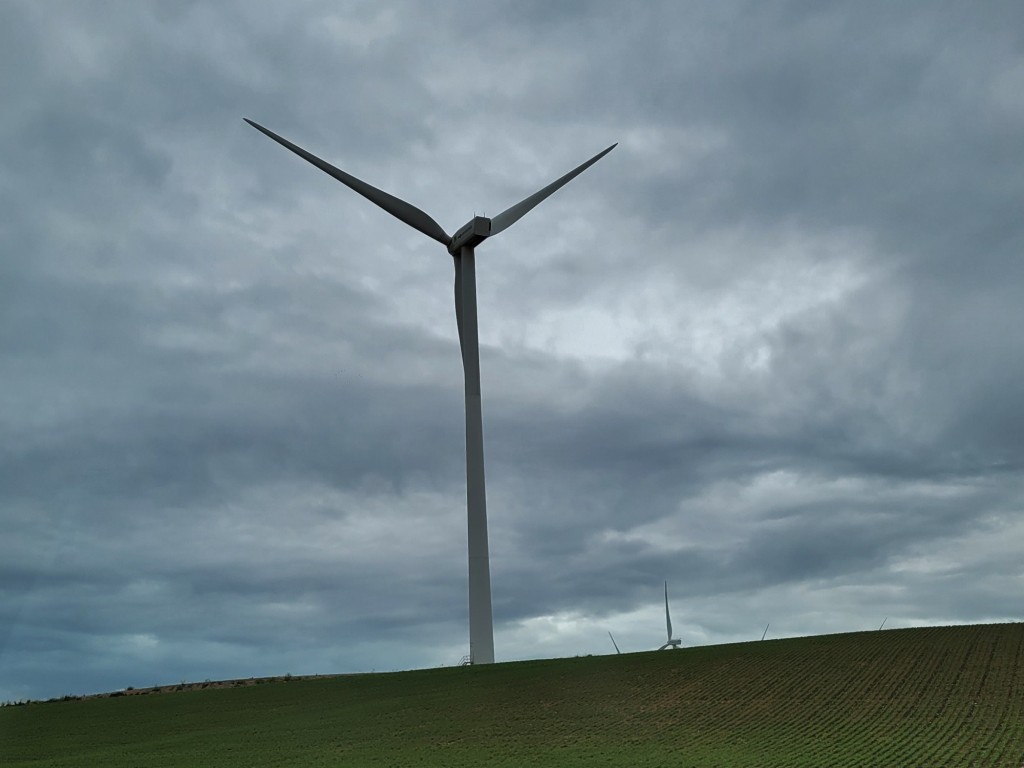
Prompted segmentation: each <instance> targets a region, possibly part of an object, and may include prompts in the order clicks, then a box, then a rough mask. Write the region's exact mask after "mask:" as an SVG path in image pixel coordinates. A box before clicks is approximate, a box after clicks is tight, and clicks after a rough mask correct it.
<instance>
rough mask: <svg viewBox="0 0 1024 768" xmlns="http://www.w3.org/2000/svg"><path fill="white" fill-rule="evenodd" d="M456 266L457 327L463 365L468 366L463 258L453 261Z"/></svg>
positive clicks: (458, 257) (456, 258)
mask: <svg viewBox="0 0 1024 768" xmlns="http://www.w3.org/2000/svg"><path fill="white" fill-rule="evenodd" d="M452 262H453V263H454V264H455V325H456V326H457V327H458V329H459V350H460V352H461V353H462V364H463V365H465V364H466V342H465V340H464V339H463V337H462V257H460V256H456V257H455V258H453V259H452Z"/></svg>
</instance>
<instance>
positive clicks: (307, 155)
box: [242, 117, 451, 246]
mask: <svg viewBox="0 0 1024 768" xmlns="http://www.w3.org/2000/svg"><path fill="white" fill-rule="evenodd" d="M242 119H243V120H245V122H247V123H248V124H249V125H251V126H252V127H253V128H255V129H256V130H257V131H259V132H260V133H263V134H265V135H267V136H269V137H270V138H272V139H273V140H274V141H276V142H277V143H278V144H280V145H281V146H283V147H286V148H287V149H290V150H291V151H292V152H294V153H295V154H296V155H298V156H299V157H301V158H302V159H303V160H305V161H307V162H310V163H312V164H313V165H315V166H316V167H317V168H319V169H320V170H321V171H323V172H324V173H326V174H329V175H330V176H333V177H334V178H336V179H337V180H338V181H340V182H341V183H342V184H344V185H345V186H346V187H348V188H349V189H351V190H353V191H355V192H358V193H359V194H360V195H362V196H363V197H365V198H366V199H367V200H369V201H370V202H371V203H373V204H374V205H376V206H378V207H380V208H383V209H384V210H385V211H387V212H388V213H390V214H391V215H392V216H394V217H395V218H396V219H398V220H399V221H404V222H405V223H406V224H408V225H409V226H410V227H412V228H413V229H417V230H419V231H420V232H422V233H423V234H424V235H426V236H427V237H430V238H433V239H434V240H437V241H438V242H439V243H441V244H442V245H445V246H447V245H448V242H449V241H450V240H451V238H450V237H449V236H448V233H446V232H445V231H444V229H443V228H442V227H441V225H440V224H438V223H437V222H436V221H434V220H433V219H432V218H430V217H429V216H428V215H427V214H426V213H424V212H423V211H421V210H420V209H419V208H417V207H416V206H415V205H412V204H411V203H407V202H405V200H400V199H398V198H397V197H395V196H394V195H389V194H388V193H387V192H385V191H383V190H381V189H377V188H376V187H374V186H371V185H369V184H367V183H366V182H365V181H362V180H361V179H357V178H356V177H355V176H352V175H351V174H348V173H345V172H344V171H343V170H341V169H340V168H335V167H334V166H333V165H331V164H330V163H328V162H326V161H325V160H321V159H320V158H319V157H317V156H316V155H314V154H312V153H311V152H307V151H306V150H304V149H303V148H302V147H299V146H297V145H295V144H292V143H291V142H290V141H288V139H286V138H284V137H282V136H278V135H277V134H276V133H274V132H273V131H270V130H267V129H266V128H264V127H263V126H262V125H260V124H259V123H254V122H253V121H252V120H250V119H249V118H247V117H243V118H242Z"/></svg>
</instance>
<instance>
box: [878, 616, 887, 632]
mask: <svg viewBox="0 0 1024 768" xmlns="http://www.w3.org/2000/svg"><path fill="white" fill-rule="evenodd" d="M888 620H889V617H888V616H886V617H885V618H884V619H882V623H881V624H879V625H878V631H879V632H881V631H882V627H884V626H885V622H887V621H888Z"/></svg>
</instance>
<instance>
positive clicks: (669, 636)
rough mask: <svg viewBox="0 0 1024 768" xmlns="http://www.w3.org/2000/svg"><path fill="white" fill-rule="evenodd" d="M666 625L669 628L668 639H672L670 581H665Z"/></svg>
mask: <svg viewBox="0 0 1024 768" xmlns="http://www.w3.org/2000/svg"><path fill="white" fill-rule="evenodd" d="M665 626H666V628H667V629H668V639H669V641H671V640H672V617H671V616H669V615H668V582H667V581H666V582H665Z"/></svg>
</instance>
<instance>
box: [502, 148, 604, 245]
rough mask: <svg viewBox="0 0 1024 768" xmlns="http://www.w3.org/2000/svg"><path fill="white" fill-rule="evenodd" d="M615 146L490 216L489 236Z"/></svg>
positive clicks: (514, 220)
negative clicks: (492, 216) (495, 214)
mask: <svg viewBox="0 0 1024 768" xmlns="http://www.w3.org/2000/svg"><path fill="white" fill-rule="evenodd" d="M617 146H618V142H616V143H615V144H612V145H611V146H610V147H608V149H606V150H604V151H603V152H598V153H597V154H596V155H594V156H593V157H592V158H590V159H589V160H587V162H585V163H583V165H580V166H577V167H576V168H574V169H573V170H571V171H569V172H568V173H567V174H565V176H562V177H561V178H560V179H558V180H556V181H553V182H551V183H550V184H548V185H547V186H546V187H544V189H542V190H540V191H539V192H534V193H533V194H532V195H530V196H529V197H527V198H526V199H525V200H521V201H520V202H518V203H516V204H515V205H513V206H512V207H511V208H508V209H507V210H504V211H502V212H501V213H499V214H498V215H497V216H495V217H494V218H492V219H491V237H493V236H494V235H496V234H498V233H499V232H501V231H502V230H505V229H508V228H509V227H511V226H512V225H513V224H515V223H516V222H517V221H519V220H520V219H521V218H523V216H525V215H526V214H527V213H529V212H530V211H531V210H532V209H533V208H534V206H536V205H537V204H538V203H540V202H541V201H542V200H544V199H545V198H547V197H549V196H551V195H552V194H554V193H555V192H557V191H558V190H559V189H561V188H562V187H564V186H565V185H566V184H568V183H569V182H570V181H572V180H573V179H575V178H576V177H577V176H579V175H580V174H581V173H583V172H584V171H585V170H587V168H589V167H590V166H592V165H593V164H594V163H596V162H597V161H598V160H600V159H601V158H602V157H604V156H605V155H607V154H608V153H609V152H611V151H612V150H613V149H615V147H617Z"/></svg>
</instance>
